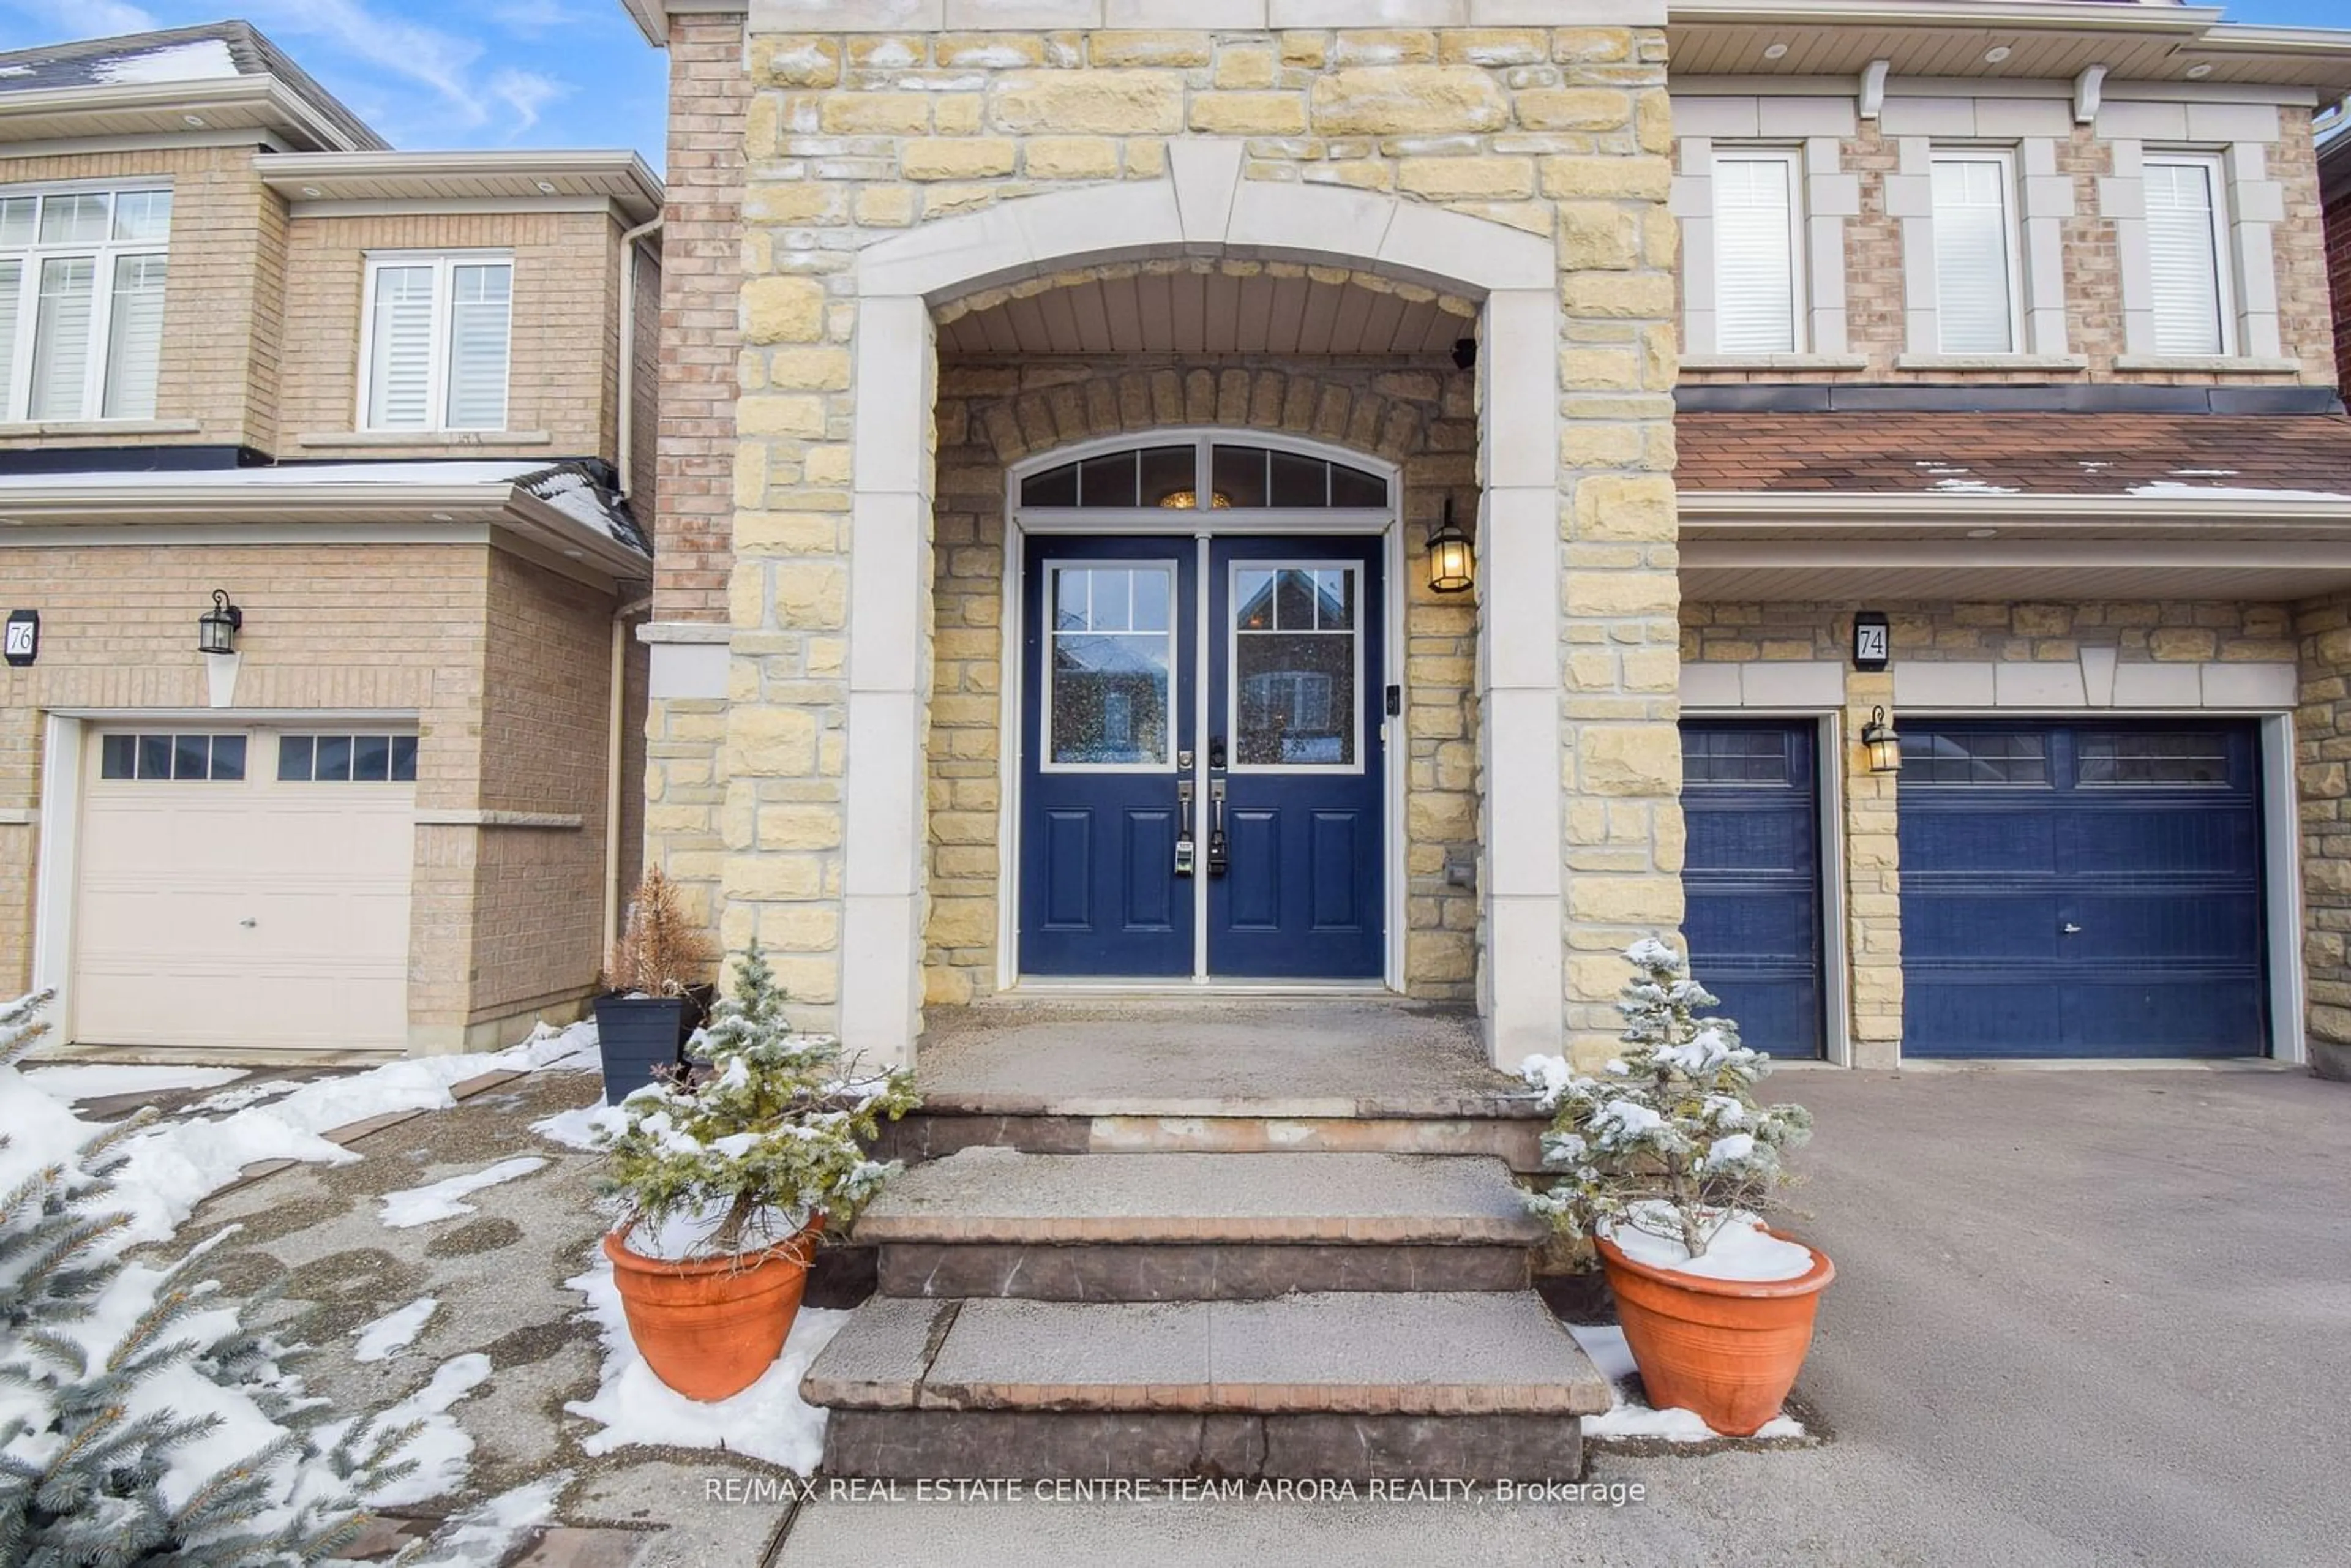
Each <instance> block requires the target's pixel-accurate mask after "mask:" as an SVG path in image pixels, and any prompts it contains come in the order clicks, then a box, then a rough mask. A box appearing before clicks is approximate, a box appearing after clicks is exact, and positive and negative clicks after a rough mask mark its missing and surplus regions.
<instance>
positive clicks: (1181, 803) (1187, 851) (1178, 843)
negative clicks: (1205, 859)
mask: <svg viewBox="0 0 2351 1568" xmlns="http://www.w3.org/2000/svg"><path fill="white" fill-rule="evenodd" d="M1175 807H1176V828H1175V874H1176V875H1177V876H1190V875H1191V874H1192V781H1191V780H1190V779H1177V780H1176V781H1175Z"/></svg>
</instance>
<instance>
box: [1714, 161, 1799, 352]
mask: <svg viewBox="0 0 2351 1568" xmlns="http://www.w3.org/2000/svg"><path fill="white" fill-rule="evenodd" d="M1800 190H1802V186H1801V185H1799V184H1798V183H1797V169H1796V154H1795V152H1792V151H1789V150H1785V149H1778V148H1739V149H1736V150H1724V149H1720V148H1718V149H1717V150H1716V152H1715V155H1714V308H1715V317H1714V346H1715V350H1716V352H1718V353H1723V354H1794V353H1801V352H1802V351H1803V326H1802V323H1803V300H1802V289H1803V284H1802V277H1803V273H1802V267H1801V265H1800V263H1799V258H1800V257H1801V256H1802V255H1803V247H1802V244H1801V243H1800V241H1799V235H1801V234H1802V229H1803V214H1802V208H1801V204H1800V203H1799V201H1798V199H1797V193H1798V192H1799V191H1800Z"/></svg>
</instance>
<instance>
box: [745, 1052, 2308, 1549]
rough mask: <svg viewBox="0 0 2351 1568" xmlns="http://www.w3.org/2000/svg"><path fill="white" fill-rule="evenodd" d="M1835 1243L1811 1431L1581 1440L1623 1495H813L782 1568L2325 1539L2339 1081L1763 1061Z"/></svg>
mask: <svg viewBox="0 0 2351 1568" xmlns="http://www.w3.org/2000/svg"><path fill="white" fill-rule="evenodd" d="M1767 1087H1768V1088H1770V1089H1771V1090H1772V1091H1774V1092H1775V1097H1777V1098H1782V1099H1794V1100H1801V1101H1802V1102H1803V1103H1806V1104H1808V1105H1810V1106H1811V1107H1812V1108H1813V1113H1814V1115H1815V1117H1816V1118H1817V1132H1816V1134H1815V1138H1814V1142H1813V1148H1812V1150H1811V1151H1810V1152H1809V1153H1808V1154H1807V1155H1806V1156H1805V1157H1804V1160H1803V1166H1804V1168H1805V1169H1806V1170H1807V1172H1808V1173H1809V1180H1808V1182H1807V1184H1806V1186H1804V1187H1803V1188H1802V1189H1801V1190H1800V1191H1799V1192H1798V1193H1797V1195H1796V1197H1795V1203H1796V1205H1797V1207H1798V1208H1799V1210H1800V1213H1799V1215H1798V1217H1797V1218H1796V1221H1795V1226H1796V1228H1798V1229H1799V1230H1801V1231H1802V1233H1803V1234H1805V1235H1806V1236H1808V1237H1809V1238H1810V1239H1813V1240H1815V1241H1817V1242H1818V1243H1819V1244H1820V1245H1821V1246H1822V1247H1823V1248H1824V1249H1826V1250H1827V1251H1828V1252H1829V1253H1830V1255H1831V1256H1832V1257H1834V1259H1835V1260H1836V1262H1837V1265H1838V1279H1837V1283H1836V1285H1835V1286H1834V1288H1833V1289H1832V1290H1831V1291H1830V1293H1829V1296H1828V1298H1827V1301H1826V1302H1825V1304H1824V1306H1823V1313H1822V1323H1821V1331H1820V1336H1819V1339H1818V1342H1817V1343H1816V1344H1815V1347H1814V1349H1813V1356H1812V1360H1811V1362H1810V1363H1809V1364H1808V1366H1807V1369H1806V1372H1805V1375H1804V1380H1803V1383H1802V1385H1800V1387H1799V1389H1798V1396H1799V1398H1800V1399H1801V1400H1802V1402H1803V1403H1804V1404H1806V1405H1807V1406H1810V1407H1811V1408H1812V1409H1813V1411H1815V1412H1817V1413H1818V1414H1819V1416H1821V1417H1822V1419H1823V1422H1824V1424H1825V1425H1826V1426H1827V1427H1829V1428H1830V1429H1831V1431H1832V1433H1833V1438H1832V1440H1831V1441H1829V1442H1827V1443H1825V1444H1823V1445H1822V1446H1820V1447H1817V1448H1806V1449H1794V1450H1789V1449H1782V1450H1778V1451H1774V1452H1766V1453H1741V1452H1727V1453H1715V1454H1708V1455H1703V1456H1690V1455H1682V1456H1671V1457H1664V1458H1650V1457H1637V1456H1634V1455H1629V1454H1602V1455H1600V1456H1598V1457H1597V1458H1595V1459H1594V1462H1593V1476H1594V1479H1601V1480H1624V1481H1627V1482H1634V1481H1637V1482H1639V1483H1641V1485H1642V1486H1643V1487H1644V1488H1645V1489H1646V1498H1645V1500H1642V1501H1640V1502H1637V1503H1626V1504H1625V1505H1624V1506H1621V1507H1615V1508H1608V1507H1593V1506H1591V1505H1581V1506H1573V1507H1571V1506H1558V1505H1531V1504H1496V1503H1492V1502H1486V1503H1476V1504H1462V1503H1444V1504H1383V1505H1369V1504H1360V1503H1359V1504H1346V1503H1337V1504H1314V1505H1301V1504H1288V1505H1272V1504H1265V1505H1259V1504H1220V1505H1195V1506H1168V1505H1158V1506H1153V1507H1144V1508H1136V1507H1132V1506H1129V1507H1119V1506H1113V1505H1081V1504H1039V1503H1035V1502H1023V1503H1018V1504H954V1503H948V1504H916V1503H901V1504H875V1503H849V1502H831V1503H829V1502H823V1501H819V1502H816V1503H812V1504H810V1505H809V1506H807V1507H804V1508H803V1509H802V1510H801V1511H799V1516H798V1517H797V1518H796V1519H795V1520H794V1521H792V1526H791V1530H790V1533H789V1536H788V1537H787V1539H786V1541H785V1544H784V1552H783V1561H784V1562H786V1563H810V1564H821V1563H842V1562H850V1561H878V1560H887V1561H893V1562H896V1563H903V1564H907V1565H909V1568H919V1565H923V1564H932V1563H939V1564H946V1563H956V1564H978V1563H1020V1564H1024V1565H1027V1564H1046V1563H1081V1562H1082V1563H1089V1564H1096V1563H1102V1562H1104V1561H1116V1562H1124V1563H1136V1564H1141V1563H1176V1562H1183V1563H1201V1562H1219V1563H1304V1562H1322V1563H1349V1564H1382V1563H1395V1564H1398V1565H1400V1568H1402V1565H1405V1564H1409V1565H1411V1568H1425V1565H1426V1563H1431V1562H1476V1563H1481V1564H1502V1563H1527V1564H1537V1563H1541V1564H1559V1563H1734V1562H1735V1563H1798V1562H1802V1563H1990V1562H1997V1563H2116V1562H2146V1563H2197V1564H2208V1563H2319V1562H2340V1561H2343V1560H2344V1551H2345V1542H2346V1541H2351V1488H2346V1486H2345V1485H2344V1484H2343V1470H2344V1464H2345V1458H2344V1457H2345V1455H2346V1454H2351V1086H2346V1085H2343V1084H2336V1083H2326V1082H2319V1081H2318V1080H2315V1079H2313V1078H2309V1077H2306V1076H2304V1075H2302V1074H2300V1073H2294V1072H2285V1071H2225V1072H2205V1071H2019V1070H2011V1071H1933V1072H1926V1071H1921V1072H1910V1073H1863V1072H1834V1071H1802V1072H1788V1073H1784V1074H1782V1076H1780V1077H1779V1078H1777V1079H1774V1080H1772V1081H1771V1083H1770V1084H1769V1085H1767Z"/></svg>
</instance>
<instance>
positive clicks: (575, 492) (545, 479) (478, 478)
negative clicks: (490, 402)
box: [0, 458, 652, 554]
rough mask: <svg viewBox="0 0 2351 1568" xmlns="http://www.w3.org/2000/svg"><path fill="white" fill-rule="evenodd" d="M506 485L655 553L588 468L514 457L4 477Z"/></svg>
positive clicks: (147, 485)
mask: <svg viewBox="0 0 2351 1568" xmlns="http://www.w3.org/2000/svg"><path fill="white" fill-rule="evenodd" d="M466 485H486V486H497V485H504V486H514V487H518V488H520V489H521V490H522V491H523V493H524V494H526V495H528V496H529V497H531V498H532V499H534V500H537V501H541V502H544V503H545V504H546V505H548V506H549V507H553V508H554V509H555V510H557V511H559V512H561V513H562V514H563V515H564V516H565V517H569V518H570V519H571V520H572V521H574V522H577V523H583V524H585V525H587V526H588V527H589V528H594V529H595V530H596V531H597V532H599V533H601V534H602V535H603V536H604V537H605V538H609V539H612V540H615V541H616V542H618V543H620V544H623V545H626V546H628V547H629V548H630V549H634V550H640V551H643V552H644V553H646V554H651V553H652V549H651V547H650V546H649V545H648V544H647V543H646V541H645V536H644V532H643V529H642V528H639V527H638V526H637V521H636V518H635V517H633V516H632V515H631V513H630V511H629V507H628V503H627V502H626V501H624V500H622V498H621V497H619V496H616V495H614V494H612V493H611V491H609V490H607V489H606V488H605V487H604V486H602V485H601V483H599V482H598V480H597V478H596V476H594V475H593V474H592V473H591V472H590V470H589V468H588V466H587V465H583V464H579V463H548V462H545V461H533V460H529V459H519V460H518V459H515V458H504V459H499V458H473V459H459V460H452V461H435V460H431V459H426V460H423V461H413V462H397V463H287V464H280V465H277V466H274V467H252V468H167V469H141V470H138V471H135V472H129V473H124V472H115V471H108V470H89V469H85V470H81V471H79V472H75V473H67V474H39V473H32V474H22V473H20V474H5V473H0V496H5V495H8V494H11V493H16V494H25V495H29V494H33V493H36V492H39V491H47V490H132V491H135V490H222V491H230V490H239V489H285V488H288V487H292V486H305V487H308V486H321V487H328V488H332V487H336V486H386V487H391V486H420V487H421V486H466Z"/></svg>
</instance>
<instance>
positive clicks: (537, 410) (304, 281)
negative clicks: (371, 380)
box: [278, 213, 620, 459]
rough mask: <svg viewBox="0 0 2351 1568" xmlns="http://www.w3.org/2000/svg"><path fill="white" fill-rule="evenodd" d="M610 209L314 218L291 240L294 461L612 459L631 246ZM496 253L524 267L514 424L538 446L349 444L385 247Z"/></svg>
mask: <svg viewBox="0 0 2351 1568" xmlns="http://www.w3.org/2000/svg"><path fill="white" fill-rule="evenodd" d="M617 238H618V231H617V230H616V229H615V228H614V227H613V222H612V220H611V218H610V217H608V216H606V215H605V214H601V213H462V214H403V215H400V216H388V217H333V216H328V217H303V218H298V219H297V220H295V221H294V223H293V224H292V225H291V227H290V229H289V231H288V234H287V284H286V333H285V335H286V341H287V350H286V351H285V353H284V356H283V362H282V370H281V371H280V373H279V377H278V384H279V388H280V402H279V416H278V423H279V429H280V433H281V434H280V441H279V446H280V455H283V456H287V457H308V458H319V457H332V456H336V455H342V456H345V457H350V456H355V455H356V456H366V457H389V456H400V455H413V456H424V457H447V456H451V455H467V456H471V455H485V456H513V457H546V458H550V459H551V458H553V457H557V456H592V455H599V454H610V453H611V450H612V443H613V440H614V438H615V435H616V433H617V429H618V425H619V414H618V410H617V407H616V406H615V404H614V402H613V394H614V391H615V384H616V366H617V364H618V361H617V359H616V358H615V357H614V354H613V335H614V333H615V332H616V331H617V330H618V326H617V322H618V304H619V301H618V295H617V293H616V289H617V287H618V277H619V265H620V261H619V257H620V247H619V246H618V244H617V243H616V242H617ZM473 249H480V250H494V251H507V252H511V253H512V255H513V256H514V262H515V277H514V324H513V335H512V350H511V353H512V358H511V360H510V361H509V366H508V371H507V425H506V428H507V432H508V433H517V434H518V433H523V432H539V431H543V432H546V433H547V434H548V435H549V437H551V439H550V440H548V441H544V442H533V443H527V444H512V443H499V442H495V441H480V440H476V439H475V438H473V437H471V436H466V437H464V438H462V442H461V448H462V449H461V450H460V451H459V452H456V453H453V451H452V446H451V443H450V442H448V441H446V440H443V439H438V438H427V439H423V440H419V441H418V442H416V443H414V444H396V445H389V446H387V445H384V444H381V443H380V442H370V443H368V444H366V445H365V446H364V447H363V448H361V447H357V446H353V445H351V444H338V443H336V442H334V440H333V439H332V438H334V437H337V436H349V435H350V434H352V432H353V431H354V430H355V429H356V428H357V425H358V420H359V382H360V367H359V355H360V347H359V345H360V318H361V314H362V312H363V310H364V308H365V303H364V289H365V277H366V258H367V256H368V254H369V253H370V252H372V251H389V250H423V251H434V250H473Z"/></svg>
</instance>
